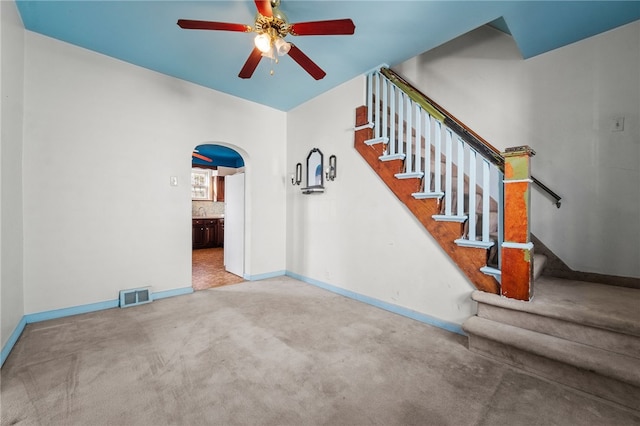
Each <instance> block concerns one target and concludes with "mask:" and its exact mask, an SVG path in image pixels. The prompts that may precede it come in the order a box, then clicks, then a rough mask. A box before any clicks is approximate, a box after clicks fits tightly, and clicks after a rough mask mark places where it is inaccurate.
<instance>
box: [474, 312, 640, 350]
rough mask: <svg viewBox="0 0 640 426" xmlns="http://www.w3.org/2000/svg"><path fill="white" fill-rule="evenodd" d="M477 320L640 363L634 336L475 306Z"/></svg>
mask: <svg viewBox="0 0 640 426" xmlns="http://www.w3.org/2000/svg"><path fill="white" fill-rule="evenodd" d="M478 316H479V317H480V318H485V319H488V320H491V321H496V322H498V323H502V324H508V325H511V326H514V327H519V328H523V329H526V330H531V331H536V332H539V333H544V334H547V335H550V336H555V337H560V338H563V339H566V340H570V341H573V342H578V343H582V344H585V345H589V346H593V347H596V348H600V349H605V350H608V351H611V352H615V353H619V354H622V355H626V356H630V357H634V358H637V359H638V360H639V362H640V338H639V337H637V336H632V335H627V334H622V333H617V332H615V331H610V330H605V329H601V328H595V327H590V326H588V325H583V324H576V323H573V322H568V321H563V320H561V319H556V318H550V317H543V316H540V315H536V314H532V313H528V312H522V311H514V310H510V309H505V308H501V307H498V306H492V305H486V304H483V303H479V304H478Z"/></svg>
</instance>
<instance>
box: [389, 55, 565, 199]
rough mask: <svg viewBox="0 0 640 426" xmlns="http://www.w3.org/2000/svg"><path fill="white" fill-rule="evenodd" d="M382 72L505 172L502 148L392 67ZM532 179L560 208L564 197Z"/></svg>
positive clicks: (532, 177)
mask: <svg viewBox="0 0 640 426" xmlns="http://www.w3.org/2000/svg"><path fill="white" fill-rule="evenodd" d="M380 73H381V74H383V75H384V76H385V77H387V78H388V79H389V80H390V81H391V82H393V83H394V84H395V85H396V86H398V87H399V88H400V89H402V90H403V91H404V92H405V93H406V94H407V95H408V96H409V97H410V98H411V99H412V100H413V101H414V102H417V103H418V104H419V105H420V106H421V107H422V108H424V109H425V110H426V111H428V112H429V113H430V114H431V115H432V116H433V117H435V118H436V119H438V120H439V121H441V122H442V123H444V124H445V125H447V126H448V127H449V128H450V129H452V130H454V131H455V132H456V133H457V134H458V135H459V136H460V137H461V138H462V139H463V140H464V141H465V142H466V143H468V144H469V145H471V146H472V147H473V148H474V149H475V150H476V151H477V152H478V153H479V154H481V155H483V156H484V157H485V158H486V159H487V160H488V161H489V162H491V163H492V164H493V165H495V166H496V167H497V168H498V169H500V171H501V172H503V173H504V157H503V156H502V154H501V153H500V150H498V149H497V148H495V147H494V146H493V145H491V144H490V143H489V142H487V141H486V140H485V139H483V138H482V137H480V136H479V135H478V134H477V133H475V132H474V131H473V130H471V129H470V128H469V127H468V126H467V125H465V124H464V123H463V122H462V121H460V120H458V119H457V118H456V117H455V116H454V115H453V114H451V113H449V112H448V111H447V110H446V109H444V108H442V107H441V106H440V105H438V103H437V102H435V101H434V100H433V99H431V98H429V97H428V96H427V95H425V94H424V93H422V92H421V91H420V90H418V89H416V88H415V87H414V86H413V85H412V84H411V83H409V82H408V81H406V80H405V79H404V78H402V77H401V76H400V75H398V74H396V73H395V72H394V71H393V70H392V69H390V68H387V67H381V68H380ZM531 180H532V181H533V183H534V184H535V185H536V186H538V187H539V188H540V189H541V190H542V191H544V192H545V193H546V194H547V195H549V196H550V197H551V198H553V199H554V200H555V203H554V204H555V205H556V207H557V208H560V205H561V202H560V200H561V199H562V197H560V196H559V195H558V194H556V193H555V192H554V191H553V190H551V189H550V188H549V187H548V186H546V185H545V184H543V183H542V182H540V180H538V179H537V178H535V177H534V176H531Z"/></svg>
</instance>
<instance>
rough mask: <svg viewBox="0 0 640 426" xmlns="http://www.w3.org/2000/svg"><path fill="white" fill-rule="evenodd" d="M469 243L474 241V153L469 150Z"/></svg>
mask: <svg viewBox="0 0 640 426" xmlns="http://www.w3.org/2000/svg"><path fill="white" fill-rule="evenodd" d="M467 239H468V240H469V241H475V240H476V152H475V151H474V150H472V149H470V150H469V235H468V236H467Z"/></svg>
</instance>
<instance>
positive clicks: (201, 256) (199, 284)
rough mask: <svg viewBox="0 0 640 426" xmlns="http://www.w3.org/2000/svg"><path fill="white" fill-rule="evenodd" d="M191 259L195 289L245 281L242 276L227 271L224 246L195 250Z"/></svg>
mask: <svg viewBox="0 0 640 426" xmlns="http://www.w3.org/2000/svg"><path fill="white" fill-rule="evenodd" d="M191 259H192V260H191V265H192V269H191V270H192V286H193V289H194V290H206V289H208V288H214V287H220V286H223V285H229V284H238V283H241V282H243V281H244V279H243V278H242V277H239V276H237V275H235V274H232V273H230V272H227V271H225V269H224V249H223V248H222V247H217V248H206V249H199V250H193V252H192V257H191Z"/></svg>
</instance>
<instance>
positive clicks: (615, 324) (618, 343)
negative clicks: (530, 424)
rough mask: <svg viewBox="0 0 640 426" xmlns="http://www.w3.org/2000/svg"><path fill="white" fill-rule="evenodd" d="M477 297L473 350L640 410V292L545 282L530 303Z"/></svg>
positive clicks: (467, 326) (469, 326)
mask: <svg viewBox="0 0 640 426" xmlns="http://www.w3.org/2000/svg"><path fill="white" fill-rule="evenodd" d="M472 298H473V300H475V301H476V302H477V303H478V314H477V316H474V317H471V318H469V319H468V320H467V321H465V323H464V324H463V326H462V327H463V329H464V331H465V332H466V333H467V334H468V335H469V349H470V350H472V351H474V352H477V353H480V354H483V355H486V356H489V357H491V358H494V359H498V360H501V361H503V362H505V363H507V364H510V365H512V366H514V367H517V368H520V369H522V370H525V371H529V372H531V373H534V374H537V375H540V376H543V377H546V378H548V379H550V380H553V381H556V382H560V383H563V384H565V385H567V386H570V387H573V388H576V389H579V390H582V391H584V392H587V393H590V394H593V395H596V396H599V397H601V398H603V399H606V400H609V401H613V402H616V403H618V404H621V405H624V406H626V407H628V408H632V409H635V410H639V411H640V308H639V307H640V291H638V290H637V289H632V288H624V287H616V286H610V285H603V284H595V283H587V282H581V281H569V280H563V279H554V278H549V277H541V278H539V279H537V280H536V282H535V297H534V298H533V300H532V301H530V302H522V301H518V300H514V299H508V298H505V297H500V296H498V295H495V294H489V293H485V292H480V291H475V292H473V294H472Z"/></svg>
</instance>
